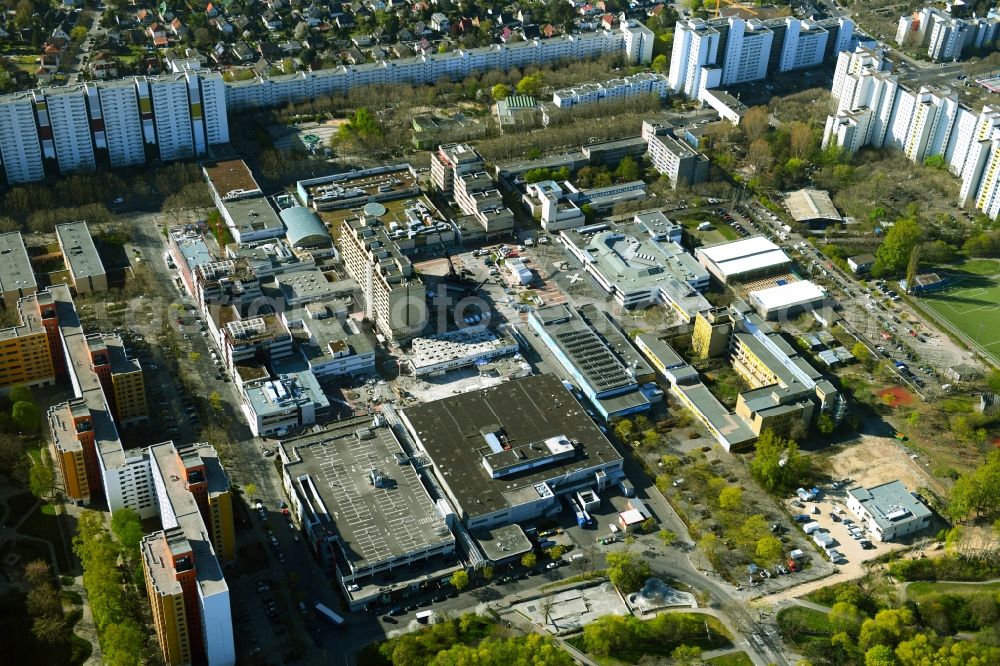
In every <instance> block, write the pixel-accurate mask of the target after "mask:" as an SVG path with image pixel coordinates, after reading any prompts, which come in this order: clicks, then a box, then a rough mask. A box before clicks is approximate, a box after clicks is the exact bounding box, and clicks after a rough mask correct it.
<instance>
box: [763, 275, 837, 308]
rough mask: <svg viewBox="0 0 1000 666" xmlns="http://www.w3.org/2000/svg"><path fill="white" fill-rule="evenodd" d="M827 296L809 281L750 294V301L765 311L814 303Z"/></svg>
mask: <svg viewBox="0 0 1000 666" xmlns="http://www.w3.org/2000/svg"><path fill="white" fill-rule="evenodd" d="M825 296H826V290H825V289H823V288H822V287H820V286H818V285H816V284H815V283H813V282H810V281H808V280H801V281H799V282H789V283H788V284H782V285H778V286H777V287H769V288H767V289H758V290H756V291H751V292H750V299H751V300H752V301H753V302H754V303H755V304H757V305H758V306H759V307H761V308H763V309H764V310H767V311H770V310H781V309H784V308H790V307H794V306H796V305H803V304H805V303H812V302H813V301H817V300H820V299H822V298H824V297H825Z"/></svg>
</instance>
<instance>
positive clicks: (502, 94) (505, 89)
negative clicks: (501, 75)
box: [490, 83, 510, 102]
mask: <svg viewBox="0 0 1000 666" xmlns="http://www.w3.org/2000/svg"><path fill="white" fill-rule="evenodd" d="M490 97H492V98H493V101H494V102H499V101H500V100H502V99H507V98H508V97H510V86H508V85H507V84H506V83H498V84H496V85H495V86H493V87H492V88H490Z"/></svg>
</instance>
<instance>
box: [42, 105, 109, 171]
mask: <svg viewBox="0 0 1000 666" xmlns="http://www.w3.org/2000/svg"><path fill="white" fill-rule="evenodd" d="M43 105H44V107H45V109H46V111H47V114H48V122H49V125H50V126H51V132H52V149H53V150H54V157H55V159H56V162H57V163H58V164H59V171H61V172H64V173H65V172H71V171H80V170H92V169H93V168H94V166H95V164H94V141H93V136H92V134H91V131H90V118H89V116H88V114H87V98H86V95H85V94H84V89H83V86H67V87H62V88H51V89H49V90H47V91H46V94H45V95H44V96H41V95H38V94H36V97H35V110H36V112H37V114H38V117H39V125H41V118H42V106H43ZM46 145H48V140H47V139H46V138H45V137H44V136H43V137H42V146H43V148H44V147H45V146H46ZM45 156H46V157H47V158H48V157H52V156H51V155H49V154H48V152H47V151H46V155H45Z"/></svg>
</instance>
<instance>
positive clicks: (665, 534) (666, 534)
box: [656, 530, 677, 546]
mask: <svg viewBox="0 0 1000 666" xmlns="http://www.w3.org/2000/svg"><path fill="white" fill-rule="evenodd" d="M656 536H658V537H660V541H662V542H663V545H664V546H669V545H670V544H672V543H674V542H675V541H677V535H676V534H675V533H674V532H671V531H670V530H660V531H659V532H657V533H656Z"/></svg>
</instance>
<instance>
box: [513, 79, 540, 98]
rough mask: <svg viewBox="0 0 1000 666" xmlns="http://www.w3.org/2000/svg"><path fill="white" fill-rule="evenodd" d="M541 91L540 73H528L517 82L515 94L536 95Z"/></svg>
mask: <svg viewBox="0 0 1000 666" xmlns="http://www.w3.org/2000/svg"><path fill="white" fill-rule="evenodd" d="M541 92H542V75H541V74H529V75H528V76H525V77H523V78H522V79H521V80H520V81H518V82H517V94H518V95H531V96H532V97H538V95H539V94H540V93H541Z"/></svg>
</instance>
